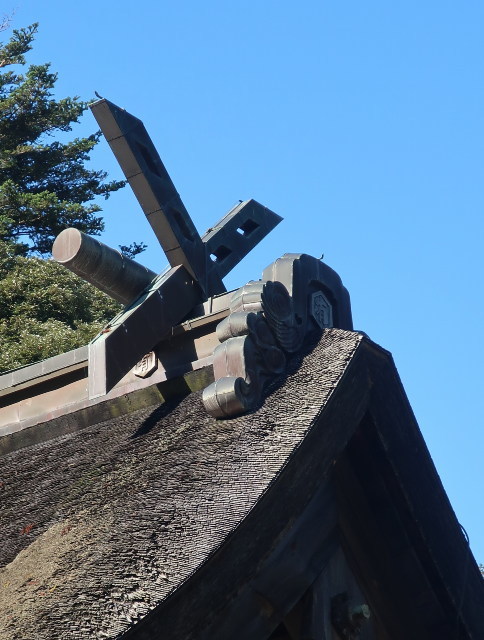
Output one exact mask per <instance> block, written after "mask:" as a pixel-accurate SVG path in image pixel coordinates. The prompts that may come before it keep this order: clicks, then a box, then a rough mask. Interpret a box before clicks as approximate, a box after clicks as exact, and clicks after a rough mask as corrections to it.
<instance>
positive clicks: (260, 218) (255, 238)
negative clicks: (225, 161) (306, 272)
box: [202, 200, 282, 278]
mask: <svg viewBox="0 0 484 640" xmlns="http://www.w3.org/2000/svg"><path fill="white" fill-rule="evenodd" d="M280 222H282V218H281V217H280V216H278V215H277V214H276V213H274V212H273V211H271V210H270V209H268V208H267V207H264V206H263V205H262V204H259V203H258V202H256V201H255V200H246V201H245V202H241V203H240V204H238V205H237V206H236V207H234V208H233V209H231V210H230V211H229V212H228V213H227V214H226V215H225V216H224V217H223V218H222V219H221V220H219V221H218V222H217V224H215V225H214V226H213V227H212V228H211V229H209V230H208V231H207V233H206V234H205V235H204V236H203V237H202V241H203V243H204V245H205V249H206V251H207V254H208V255H209V256H212V260H213V263H214V264H213V265H212V268H213V269H215V270H216V271H217V274H218V276H219V278H224V277H225V276H226V275H227V274H228V273H229V271H231V270H232V269H233V268H234V267H235V266H236V265H237V264H238V263H239V262H240V261H241V260H242V259H243V258H244V257H245V256H246V255H247V254H248V253H249V252H250V251H251V250H252V249H253V248H254V247H255V246H256V245H257V244H258V243H259V242H260V241H261V240H262V239H263V238H265V237H266V235H267V234H268V233H270V232H271V231H272V230H273V229H274V227H276V226H277V225H278V224H279V223H280Z"/></svg>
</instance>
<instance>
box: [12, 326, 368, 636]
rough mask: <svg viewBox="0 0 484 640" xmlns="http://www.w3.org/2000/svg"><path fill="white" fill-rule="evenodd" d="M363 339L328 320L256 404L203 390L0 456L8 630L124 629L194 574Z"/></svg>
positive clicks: (285, 454)
mask: <svg viewBox="0 0 484 640" xmlns="http://www.w3.org/2000/svg"><path fill="white" fill-rule="evenodd" d="M362 340H363V337H362V336H361V335H360V334H357V333H353V332H346V331H341V330H337V329H332V330H327V331H326V332H325V333H324V334H323V337H322V338H321V340H320V342H319V343H318V344H317V345H316V347H315V348H314V349H313V350H312V351H310V352H309V353H306V354H303V355H300V356H298V357H296V358H295V359H293V361H291V362H290V363H289V368H288V374H287V377H285V379H284V380H279V381H278V383H277V385H276V387H275V388H274V389H273V390H272V392H271V393H270V395H269V396H268V397H267V399H266V400H265V402H264V404H263V406H262V407H261V408H260V409H259V410H258V411H256V412H254V413H251V414H249V415H246V416H242V417H240V418H236V419H233V420H215V419H214V418H211V417H209V416H208V415H207V414H206V412H205V410H204V408H203V405H202V402H201V397H200V394H198V393H196V394H191V395H190V396H188V397H185V398H184V399H182V400H181V401H179V402H176V401H172V402H171V403H168V404H165V405H162V406H160V407H156V406H155V407H150V408H148V409H144V410H141V411H137V412H135V413H132V414H130V415H126V416H123V417H120V418H116V419H111V420H108V421H106V422H103V423H100V424H96V425H94V426H91V427H88V428H85V429H83V430H81V431H79V432H77V433H74V434H70V435H66V436H62V437H58V438H56V439H53V440H50V441H48V442H45V443H42V444H39V445H35V446H31V447H27V448H24V449H21V450H19V451H16V452H14V453H11V454H9V455H6V456H4V457H3V458H2V459H1V460H0V529H1V539H2V545H1V547H0V566H1V567H2V568H1V569H0V592H1V597H0V638H1V639H2V640H14V639H17V638H19V639H22V640H47V639H49V640H55V639H60V638H69V639H72V640H74V639H76V640H77V639H79V640H81V639H83V640H84V639H86V640H87V639H88V638H89V639H92V638H118V637H121V636H122V635H123V634H124V633H125V632H126V631H127V630H128V629H130V628H132V627H133V625H134V624H135V623H136V622H137V621H139V620H140V619H141V618H142V617H143V616H145V615H146V613H147V612H148V611H150V610H152V609H154V608H155V607H157V606H158V605H159V604H160V603H162V602H163V601H164V599H166V598H167V596H169V594H170V593H172V592H174V591H175V590H176V589H177V588H179V587H180V585H181V584H183V583H184V582H185V581H187V580H189V579H190V577H191V576H192V579H194V574H195V575H196V572H197V569H198V568H199V567H200V566H201V565H202V564H203V563H204V562H206V560H207V559H208V558H209V557H210V556H211V554H213V553H214V552H215V551H216V550H217V549H218V548H220V546H221V545H223V543H224V541H225V540H226V539H227V537H228V536H230V533H231V532H232V531H233V530H234V529H235V528H236V527H237V526H238V525H239V524H240V523H241V522H242V521H243V520H244V518H245V517H246V516H247V514H248V513H249V512H250V511H251V509H252V508H253V507H254V506H255V505H256V504H257V502H258V501H259V500H260V498H261V496H262V495H263V494H264V493H265V492H266V491H267V490H268V488H269V487H270V485H271V483H273V482H274V481H275V479H276V478H277V476H278V474H279V473H280V471H281V469H282V468H283V467H284V465H285V464H286V463H287V461H288V459H289V458H290V457H291V456H292V455H293V453H294V451H295V450H296V449H297V448H298V446H299V444H300V443H301V441H302V440H303V439H304V437H305V435H306V434H307V432H308V431H309V430H310V429H311V427H312V425H313V424H314V422H315V420H316V418H317V417H318V415H319V414H320V412H321V411H322V410H323V408H324V407H325V405H326V403H327V402H328V399H329V398H330V397H331V394H332V392H333V390H334V389H335V388H336V386H337V385H338V384H339V383H340V381H341V379H342V377H343V376H344V374H345V371H346V369H347V366H348V364H349V362H350V361H351V359H352V358H353V356H354V354H355V352H356V351H357V349H358V347H359V345H360V344H361V341H362Z"/></svg>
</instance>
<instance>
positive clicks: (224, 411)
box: [203, 254, 352, 418]
mask: <svg viewBox="0 0 484 640" xmlns="http://www.w3.org/2000/svg"><path fill="white" fill-rule="evenodd" d="M230 311H231V313H230V315H229V316H228V317H227V318H225V320H223V321H222V322H221V323H220V324H219V325H218V327H217V337H218V339H219V341H220V342H221V344H220V345H219V346H217V347H216V349H215V352H214V362H213V370H214V378H215V382H214V383H212V384H211V385H210V386H208V387H207V388H206V389H205V390H204V392H203V403H204V405H205V408H206V410H207V411H208V413H209V414H210V415H212V416H214V417H216V418H227V417H232V416H236V415H240V414H242V413H245V412H246V411H249V410H250V409H253V408H255V407H257V406H258V405H259V404H260V401H261V397H262V394H263V392H264V389H265V388H266V387H267V385H268V384H269V383H270V381H271V380H273V379H274V377H275V376H277V375H279V374H281V373H282V372H283V371H284V369H285V365H286V354H291V353H294V352H296V351H298V350H299V349H300V348H301V346H302V344H303V342H304V340H305V338H306V336H307V335H308V334H309V333H311V332H314V331H321V330H322V329H324V328H327V327H331V326H340V328H344V329H352V325H351V310H350V303H349V296H348V292H347V291H346V289H344V287H343V285H342V283H341V280H340V278H339V276H338V275H337V274H336V273H335V272H334V271H333V270H332V269H330V268H329V267H328V266H327V265H324V264H322V263H321V262H320V261H319V260H317V259H316V258H312V257H311V256H307V255H305V254H286V255H284V256H283V257H282V258H280V259H279V260H276V262H274V263H272V264H271V265H270V266H269V267H267V269H265V270H264V279H263V280H259V281H255V282H249V283H248V284H246V285H245V286H244V287H242V288H241V289H238V290H237V291H236V292H235V293H234V294H233V296H232V299H231V303H230ZM334 318H338V319H340V324H339V325H335V324H333V322H334Z"/></svg>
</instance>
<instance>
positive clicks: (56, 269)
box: [0, 21, 144, 372]
mask: <svg viewBox="0 0 484 640" xmlns="http://www.w3.org/2000/svg"><path fill="white" fill-rule="evenodd" d="M4 26H5V21H3V23H2V22H1V21H0V31H1V30H2V29H3V28H4ZM36 31H37V25H36V24H34V25H31V26H30V27H27V28H25V29H20V30H16V31H13V34H12V37H11V38H10V40H9V41H8V42H7V43H6V44H3V45H2V44H0V372H1V371H5V370H8V369H12V368H15V367H19V366H22V365H25V364H29V363H32V362H37V361H39V360H42V359H44V358H47V357H50V356H53V355H57V354H58V353H62V352H63V351H67V350H69V349H73V348H75V347H78V346H81V345H83V344H86V343H87V342H88V341H89V340H90V339H91V338H93V337H94V335H95V334H96V333H97V332H98V331H99V330H100V329H101V328H102V326H103V325H105V324H106V322H107V321H108V320H109V319H111V318H112V317H113V316H114V315H115V314H116V313H117V311H119V309H120V305H119V304H118V303H116V302H114V301H113V300H111V299H109V298H108V297H107V296H105V295H104V294H103V293H101V292H99V291H98V290H97V289H95V288H94V287H92V286H91V285H89V284H87V283H86V282H84V281H82V280H81V279H80V278H78V277H77V276H75V275H74V274H72V273H70V272H69V271H67V270H66V269H65V268H64V267H62V266H60V265H58V264H56V263H54V262H53V261H51V260H44V259H40V258H39V257H33V256H45V255H46V254H50V251H51V247H52V242H53V240H54V238H55V237H56V236H57V234H58V233H59V232H60V231H62V230H63V229H65V228H66V227H70V226H73V227H76V228H78V229H80V230H82V231H85V232H86V233H90V234H98V233H100V232H101V231H102V229H103V221H102V218H101V217H100V216H99V215H97V214H98V213H99V211H100V210H101V209H100V207H99V205H98V204H96V203H93V202H92V201H93V198H95V197H96V196H100V195H101V196H104V197H106V198H107V197H108V196H109V194H110V193H112V192H113V191H116V190H117V189H119V188H120V187H121V186H123V184H124V183H123V182H119V181H113V182H106V181H105V179H106V174H105V172H103V171H94V170H91V169H88V168H86V166H85V163H86V161H87V160H88V159H89V153H90V151H91V150H92V149H93V147H94V146H95V145H96V143H97V142H98V139H99V134H93V135H91V136H88V137H87V138H76V139H74V140H72V141H70V142H65V143H62V142H59V141H58V140H56V139H55V136H56V134H57V135H58V134H61V133H63V132H70V131H71V130H72V125H73V124H74V123H76V122H78V121H79V118H80V117H81V115H82V114H83V112H84V111H85V110H86V108H87V103H86V102H83V101H81V100H79V99H78V98H64V99H62V100H56V99H55V98H54V97H53V88H54V85H55V82H56V79H57V75H56V74H55V73H52V72H51V71H50V67H49V65H48V64H44V65H31V66H29V67H28V68H27V70H26V71H25V73H20V72H19V71H18V69H19V68H20V69H21V68H22V67H23V66H25V54H26V53H27V52H28V51H29V50H30V49H31V48H32V42H33V39H34V36H35V33H36ZM64 137H65V136H64ZM123 249H124V250H125V252H126V253H130V254H131V255H135V254H136V253H139V252H140V251H142V250H143V249H144V245H143V244H142V243H134V244H133V245H130V246H126V247H123Z"/></svg>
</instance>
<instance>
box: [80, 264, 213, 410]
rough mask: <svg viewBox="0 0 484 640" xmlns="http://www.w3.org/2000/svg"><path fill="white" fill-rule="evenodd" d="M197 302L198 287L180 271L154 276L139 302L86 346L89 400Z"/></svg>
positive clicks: (110, 384)
mask: <svg viewBox="0 0 484 640" xmlns="http://www.w3.org/2000/svg"><path fill="white" fill-rule="evenodd" d="M200 298H201V293H200V289H199V288H198V285H197V284H196V282H194V280H193V278H192V276H191V275H190V274H189V273H188V272H187V271H186V269H185V268H184V267H182V266H179V267H176V268H173V269H170V270H169V271H168V272H167V273H165V274H163V275H160V276H158V278H157V279H155V280H154V281H153V284H152V286H151V287H150V289H149V290H148V291H147V292H146V293H145V294H144V295H143V296H142V297H141V298H140V299H138V300H136V301H135V302H134V303H133V304H132V305H131V306H129V307H127V308H126V309H125V310H124V311H123V312H122V313H121V314H120V315H119V316H117V317H116V318H114V320H113V321H112V323H111V324H109V325H108V326H107V327H106V328H105V329H104V330H103V331H102V332H101V333H100V334H99V335H98V336H97V338H95V339H94V340H93V341H92V342H91V343H90V344H89V397H90V398H96V397H99V396H102V395H105V394H106V393H107V392H108V391H110V390H111V389H112V388H113V387H114V385H115V384H116V383H117V382H119V381H120V380H121V378H122V377H123V376H124V375H125V374H126V373H127V372H128V371H129V370H130V369H131V368H132V367H134V365H135V364H136V363H137V362H138V360H139V359H140V357H141V356H142V355H143V354H145V353H147V352H148V351H150V350H151V349H152V348H153V346H154V345H156V344H158V342H160V341H161V340H162V339H163V338H165V337H166V336H167V335H169V333H170V331H171V330H172V327H174V326H175V325H176V324H178V323H179V322H181V321H182V320H183V318H184V317H185V316H186V315H187V314H188V312H189V311H191V309H193V307H194V306H195V305H196V304H197V302H199V301H200Z"/></svg>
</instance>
